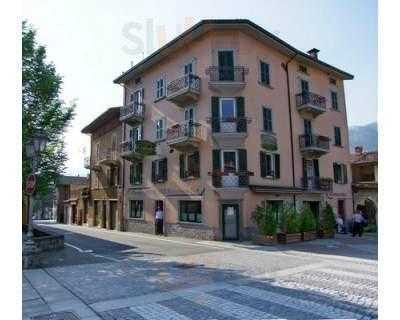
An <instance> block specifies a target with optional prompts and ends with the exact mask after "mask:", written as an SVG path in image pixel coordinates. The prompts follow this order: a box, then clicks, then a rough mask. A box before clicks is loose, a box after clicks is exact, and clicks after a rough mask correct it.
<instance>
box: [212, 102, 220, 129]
mask: <svg viewBox="0 0 400 320" xmlns="http://www.w3.org/2000/svg"><path fill="white" fill-rule="evenodd" d="M211 129H212V132H219V131H220V122H219V97H211Z"/></svg>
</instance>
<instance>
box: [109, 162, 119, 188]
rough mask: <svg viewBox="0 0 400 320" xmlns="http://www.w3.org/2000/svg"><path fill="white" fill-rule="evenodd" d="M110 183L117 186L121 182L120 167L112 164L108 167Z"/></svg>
mask: <svg viewBox="0 0 400 320" xmlns="http://www.w3.org/2000/svg"><path fill="white" fill-rule="evenodd" d="M108 184H109V186H117V185H118V184H119V168H118V167H114V166H111V167H110V169H108Z"/></svg>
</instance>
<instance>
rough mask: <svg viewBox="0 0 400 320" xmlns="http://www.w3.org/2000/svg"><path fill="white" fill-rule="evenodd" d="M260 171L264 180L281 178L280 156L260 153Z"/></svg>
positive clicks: (271, 153)
mask: <svg viewBox="0 0 400 320" xmlns="http://www.w3.org/2000/svg"><path fill="white" fill-rule="evenodd" d="M260 171H261V177H262V178H270V179H278V178H279V177H280V155H279V154H277V153H273V152H265V151H260Z"/></svg>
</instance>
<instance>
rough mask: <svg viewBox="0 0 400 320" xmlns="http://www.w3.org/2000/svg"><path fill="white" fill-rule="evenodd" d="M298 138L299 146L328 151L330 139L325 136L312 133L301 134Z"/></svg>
mask: <svg viewBox="0 0 400 320" xmlns="http://www.w3.org/2000/svg"><path fill="white" fill-rule="evenodd" d="M299 138H300V148H301V149H305V148H317V149H323V150H326V151H328V150H329V141H330V139H329V138H328V137H325V136H317V135H313V134H302V135H300V136H299Z"/></svg>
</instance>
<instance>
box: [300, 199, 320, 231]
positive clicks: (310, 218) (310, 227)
mask: <svg viewBox="0 0 400 320" xmlns="http://www.w3.org/2000/svg"><path fill="white" fill-rule="evenodd" d="M316 228H317V223H316V221H315V217H314V214H313V213H312V211H311V209H310V206H309V205H308V204H305V205H304V207H303V209H302V210H301V214H300V231H301V232H307V231H315V230H316Z"/></svg>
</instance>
